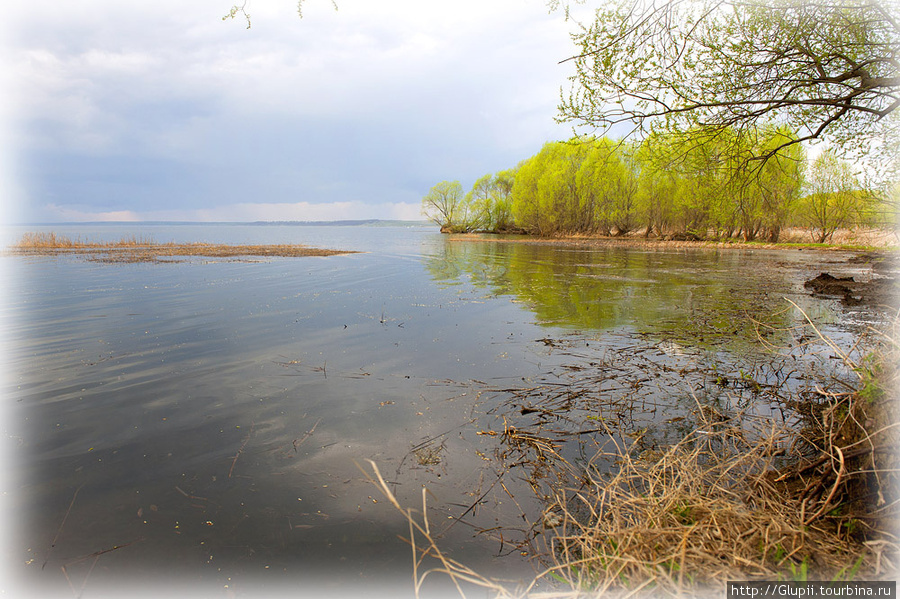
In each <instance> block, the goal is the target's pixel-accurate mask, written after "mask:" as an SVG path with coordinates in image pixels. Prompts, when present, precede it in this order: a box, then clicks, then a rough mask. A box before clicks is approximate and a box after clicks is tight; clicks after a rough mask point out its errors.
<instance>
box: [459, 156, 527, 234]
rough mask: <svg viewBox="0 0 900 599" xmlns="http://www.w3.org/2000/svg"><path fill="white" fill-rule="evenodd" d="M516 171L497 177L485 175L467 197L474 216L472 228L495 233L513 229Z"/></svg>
mask: <svg viewBox="0 0 900 599" xmlns="http://www.w3.org/2000/svg"><path fill="white" fill-rule="evenodd" d="M514 180H515V171H514V170H512V169H510V170H505V171H501V172H499V173H497V174H495V175H484V176H483V177H481V178H480V179H478V180H477V181H476V182H475V184H474V185H473V186H472V191H470V192H469V193H468V194H467V195H466V201H467V203H468V204H469V206H470V208H471V210H472V212H473V214H474V215H475V216H474V218H473V219H472V228H474V229H481V230H485V231H491V232H494V233H497V232H500V231H508V230H510V229H512V228H513V219H512V198H511V195H512V188H513V181H514Z"/></svg>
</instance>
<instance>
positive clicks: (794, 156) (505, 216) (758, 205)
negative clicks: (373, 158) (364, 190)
mask: <svg viewBox="0 0 900 599" xmlns="http://www.w3.org/2000/svg"><path fill="white" fill-rule="evenodd" d="M794 139H795V138H794V136H793V134H792V133H791V132H790V131H787V130H785V129H779V128H774V127H770V128H761V129H755V130H753V131H750V132H748V131H742V132H741V133H740V134H737V133H735V132H733V131H731V130H723V131H719V132H717V134H716V135H715V136H714V137H705V138H702V139H701V138H700V137H699V134H693V133H692V132H687V133H680V134H674V133H668V134H659V133H656V134H652V135H650V136H649V137H647V138H646V139H645V140H643V141H641V142H636V141H628V140H616V139H610V138H607V137H601V138H596V137H575V138H572V139H570V140H568V141H558V142H550V143H547V144H545V145H544V147H543V148H541V150H540V152H538V153H537V154H536V155H534V156H532V157H530V158H528V159H526V160H523V161H522V162H520V163H519V164H518V165H517V166H516V167H515V168H512V169H509V170H504V171H500V172H498V173H495V174H488V175H484V176H483V177H481V178H480V179H478V180H477V181H476V182H475V184H474V186H473V187H472V189H471V191H469V192H468V193H466V192H465V191H464V190H463V188H462V186H461V185H460V184H459V182H457V181H453V182H450V181H442V182H440V183H438V184H437V185H435V186H434V187H433V188H432V189H431V190H430V191H429V193H428V194H427V195H426V196H425V197H424V198H423V199H422V205H423V211H424V214H425V215H426V216H427V217H428V218H430V219H431V220H432V221H434V222H435V223H436V224H438V225H439V226H440V227H441V230H442V231H444V232H453V233H463V232H473V231H483V232H496V233H502V232H518V233H528V234H533V235H541V236H555V235H602V236H624V235H628V234H632V235H634V234H638V235H644V236H646V237H656V238H662V239H697V240H701V239H735V238H740V239H743V240H745V241H754V240H764V241H768V242H772V243H775V242H778V241H779V238H780V236H781V235H782V232H783V231H785V230H786V229H787V228H803V229H806V230H808V231H809V233H810V240H811V241H814V242H817V243H826V242H828V241H830V240H831V237H832V235H833V234H834V232H835V231H836V230H838V229H842V228H847V227H855V226H862V227H873V228H888V227H891V226H893V223H894V221H895V207H893V205H892V203H891V202H890V201H889V192H886V191H878V190H873V189H871V187H870V186H866V185H864V183H863V181H862V180H861V179H860V177H859V175H858V174H857V173H855V172H854V168H853V165H852V164H851V163H849V162H847V161H845V160H843V159H841V158H840V157H839V156H838V155H836V154H835V153H834V152H832V151H830V150H825V151H823V152H822V153H821V154H820V155H819V156H818V157H817V158H816V159H815V161H813V162H812V164H811V165H809V166H807V156H806V153H805V150H804V148H803V146H801V145H800V144H798V143H788V142H790V141H792V140H794Z"/></svg>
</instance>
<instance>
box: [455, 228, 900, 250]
mask: <svg viewBox="0 0 900 599" xmlns="http://www.w3.org/2000/svg"><path fill="white" fill-rule="evenodd" d="M879 233H880V234H879V235H877V236H878V237H880V239H877V240H876V239H869V240H868V241H874V242H876V243H842V242H831V243H827V244H820V243H812V242H799V241H785V242H778V243H770V242H764V241H743V240H740V239H730V240H727V241H721V240H713V239H709V240H676V239H660V238H658V237H649V238H648V237H643V236H633V235H628V236H624V237H603V236H589V235H560V236H558V237H540V236H537V235H529V234H527V233H522V234H515V233H512V234H505V233H448V234H447V236H448V239H449V240H450V241H493V242H496V243H532V244H540V245H555V244H556V245H567V246H573V247H586V248H601V247H617V246H618V247H632V248H653V249H658V248H661V249H666V248H671V249H695V248H697V249H736V250H737V249H739V250H754V249H758V250H798V251H800V250H811V251H823V252H835V251H846V252H878V253H884V254H891V253H895V252H898V251H900V244H897V243H893V244H892V243H889V241H888V237H890V236H891V235H892V233H890V232H887V231H882V232H879ZM853 241H856V240H855V239H854V240H853Z"/></svg>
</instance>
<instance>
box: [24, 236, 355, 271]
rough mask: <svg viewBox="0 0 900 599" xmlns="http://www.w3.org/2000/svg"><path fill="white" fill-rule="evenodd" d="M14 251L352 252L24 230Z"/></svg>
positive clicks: (129, 257) (144, 256)
mask: <svg viewBox="0 0 900 599" xmlns="http://www.w3.org/2000/svg"><path fill="white" fill-rule="evenodd" d="M10 250H11V251H12V253H14V254H19V255H40V256H53V255H60V254H73V255H78V256H84V257H86V258H88V259H89V260H94V261H98V262H123V263H131V262H157V261H162V260H161V259H162V258H172V257H178V256H205V257H210V258H236V257H249V256H262V257H272V256H282V257H302V256H334V255H338V254H352V253H355V252H351V251H344V250H328V249H320V248H312V247H308V246H304V245H297V244H276V245H230V244H214V243H156V242H154V241H153V240H151V239H146V238H143V237H135V236H130V237H123V238H122V239H120V240H118V241H112V242H86V241H81V240H72V239H70V238H68V237H66V236H64V235H57V234H56V233H52V232H51V233H26V234H24V235H23V236H22V238H21V239H20V240H19V241H18V242H17V243H15V244H14V245H12V246H11V247H10Z"/></svg>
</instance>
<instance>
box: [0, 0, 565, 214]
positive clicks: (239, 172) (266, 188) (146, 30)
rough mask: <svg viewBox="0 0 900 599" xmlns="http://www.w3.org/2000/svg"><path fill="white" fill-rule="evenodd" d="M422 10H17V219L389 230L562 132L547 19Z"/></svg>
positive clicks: (42, 4) (529, 12)
mask: <svg viewBox="0 0 900 599" xmlns="http://www.w3.org/2000/svg"><path fill="white" fill-rule="evenodd" d="M423 4H424V3H421V2H412V1H407V0H386V1H384V2H369V1H367V0H342V1H341V2H339V5H340V11H339V12H338V13H336V14H335V13H334V12H333V10H332V9H331V4H330V2H326V1H325V0H309V1H308V2H307V3H306V7H307V8H306V10H305V18H304V19H302V20H301V19H299V18H298V17H297V16H296V14H295V13H294V8H295V6H296V5H295V3H294V2H292V1H290V0H267V1H266V2H262V1H260V2H258V4H257V3H254V4H251V5H250V6H249V12H250V14H251V15H252V17H253V28H252V29H250V30H246V29H244V27H243V25H242V24H241V23H240V21H239V20H236V21H234V22H230V21H229V22H225V23H223V22H222V21H221V20H220V19H221V16H222V15H223V14H224V13H225V12H226V11H227V10H228V8H229V7H230V6H231V3H230V2H224V3H223V2H220V0H206V1H204V2H197V3H187V4H184V3H175V2H170V1H168V0H165V1H162V2H156V3H152V4H151V5H147V4H138V3H131V2H125V3H121V2H118V3H117V2H113V1H112V0H91V1H89V2H85V3H78V4H77V6H75V5H71V3H63V4H59V3H56V2H52V3H51V2H50V0H34V1H33V2H31V3H28V5H27V6H24V3H19V6H17V8H15V9H13V11H12V14H11V22H12V25H11V26H10V32H14V34H13V35H12V36H11V38H12V42H11V44H10V46H9V47H8V48H7V52H8V53H9V55H10V57H11V61H10V63H11V64H13V65H14V68H13V71H12V74H10V75H7V77H8V78H9V80H10V82H11V85H12V86H13V87H12V89H13V90H14V93H13V107H12V108H11V111H12V113H13V116H14V119H13V123H15V124H16V127H15V128H13V129H12V130H11V131H9V133H8V135H6V136H5V137H7V138H9V139H10V141H9V144H11V145H12V148H11V150H10V151H11V153H12V154H13V155H14V159H13V160H14V162H15V163H16V164H17V165H18V166H17V169H16V170H17V172H18V173H20V174H19V177H18V181H17V189H18V190H19V194H18V196H17V197H18V198H19V200H18V201H19V202H20V204H21V206H20V207H19V210H18V215H19V218H23V219H26V220H54V219H66V218H69V219H74V218H75V215H81V216H80V218H90V215H91V214H95V213H96V214H104V213H110V214H126V213H127V214H131V215H133V216H134V217H135V218H145V217H149V215H152V214H155V215H157V216H158V215H160V214H175V213H176V212H177V213H183V214H201V213H202V214H205V215H211V217H210V218H212V220H228V219H231V218H241V219H244V218H246V219H250V220H254V218H252V216H248V215H252V213H253V209H252V207H253V205H254V204H260V208H259V211H258V214H260V215H270V214H271V213H272V212H273V208H272V207H273V206H278V205H283V206H285V207H286V206H294V207H295V208H293V209H291V210H292V214H296V213H297V210H298V209H297V208H296V206H298V205H300V206H307V207H308V206H312V205H321V207H320V208H317V209H316V210H315V212H316V213H317V214H320V215H321V214H327V213H328V210H327V209H326V207H327V206H331V207H332V210H333V213H334V214H336V215H337V214H342V212H341V211H342V210H344V208H340V207H341V206H344V207H346V206H347V205H348V204H347V203H348V202H349V203H358V204H359V205H365V206H369V207H371V211H373V212H376V213H377V211H378V210H383V211H385V212H392V211H393V212H392V214H385V215H384V218H393V217H394V216H393V214H396V213H397V210H398V209H397V208H391V207H392V206H394V207H395V206H407V207H408V206H409V205H413V204H416V203H417V202H418V201H419V199H420V198H421V196H422V195H424V193H425V192H427V190H428V189H429V188H430V186H431V185H433V184H434V183H436V182H437V181H439V180H441V179H459V180H461V181H462V182H463V184H464V185H471V183H472V182H473V181H474V180H475V179H476V178H477V177H478V176H480V175H482V174H484V173H486V172H492V171H495V170H499V169H501V168H507V167H510V166H513V165H514V164H515V163H516V162H518V161H519V160H521V159H522V158H525V157H527V156H528V155H530V154H532V153H533V152H535V151H536V150H537V149H538V148H539V147H540V145H541V144H542V143H543V142H544V141H547V140H549V139H555V138H560V137H565V136H566V135H567V134H568V132H567V129H566V128H565V127H564V126H560V125H556V124H555V123H554V122H553V116H554V114H555V105H556V101H557V98H558V91H559V88H560V86H562V85H564V84H565V82H566V81H565V77H566V74H567V67H566V66H565V65H559V64H558V61H559V60H560V59H561V58H564V57H565V56H566V55H567V52H569V51H571V48H570V46H569V42H568V35H567V30H568V28H569V26H568V24H566V23H565V22H564V20H563V17H562V15H560V14H547V10H546V7H545V5H544V4H543V3H542V2H541V1H540V0H534V1H528V0H496V1H494V2H491V3H476V2H474V1H471V0H464V1H460V2H456V3H453V4H442V5H440V6H437V5H435V7H424V8H423V6H422V5H423ZM354 205H355V204H354ZM235 206H240V207H241V208H240V209H239V210H238V209H236V208H235ZM178 211H180V212H178ZM310 211H312V210H310ZM404 213H408V210H407V211H406V212H404ZM216 214H220V215H222V216H223V218H221V219H217V218H215V215H216ZM64 215H69V216H68V217H66V216H64ZM229 215H231V216H229ZM235 215H237V216H235ZM225 217H228V218H225ZM260 218H269V217H268V216H265V217H263V216H261V217H260Z"/></svg>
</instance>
